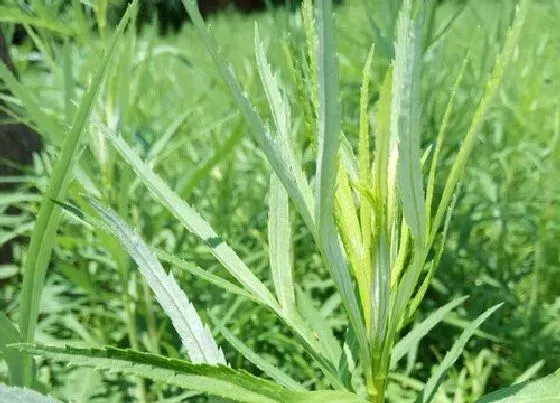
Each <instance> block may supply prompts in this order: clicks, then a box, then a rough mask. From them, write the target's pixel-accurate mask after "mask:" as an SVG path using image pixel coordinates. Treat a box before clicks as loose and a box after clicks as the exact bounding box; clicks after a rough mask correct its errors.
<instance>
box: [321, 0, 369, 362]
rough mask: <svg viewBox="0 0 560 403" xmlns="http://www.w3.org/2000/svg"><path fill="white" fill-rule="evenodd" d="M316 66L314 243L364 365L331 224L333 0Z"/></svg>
mask: <svg viewBox="0 0 560 403" xmlns="http://www.w3.org/2000/svg"><path fill="white" fill-rule="evenodd" d="M317 37H318V48H317V65H318V78H319V140H318V145H317V149H318V155H317V164H316V170H315V175H316V178H315V182H316V190H315V222H316V226H317V241H318V244H319V247H320V249H321V252H322V254H323V256H324V258H325V262H326V264H327V267H328V269H329V272H330V274H331V276H332V278H333V280H334V282H335V284H336V286H337V288H338V291H339V292H340V294H341V296H342V302H343V304H344V307H345V309H346V312H347V314H348V316H349V319H350V324H351V326H352V327H353V328H354V331H355V332H356V336H357V339H358V340H359V345H360V348H361V352H362V358H363V359H364V363H365V362H367V358H366V357H368V356H369V354H368V353H367V350H368V342H367V336H366V332H365V328H364V324H363V319H362V312H361V309H360V307H359V304H358V300H357V298H356V295H355V294H354V287H353V285H352V278H351V277H350V271H349V268H348V266H347V264H346V262H345V260H344V255H343V251H342V247H341V244H340V241H339V238H338V233H337V231H336V226H335V222H334V194H335V184H336V178H337V163H338V158H339V154H338V150H339V145H340V125H341V111H340V102H339V96H340V95H339V93H338V67H337V60H336V57H335V42H334V24H333V18H332V1H331V0H321V1H318V2H317Z"/></svg>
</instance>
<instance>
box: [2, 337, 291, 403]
mask: <svg viewBox="0 0 560 403" xmlns="http://www.w3.org/2000/svg"><path fill="white" fill-rule="evenodd" d="M13 347H15V348H18V349H20V350H21V351H25V352H28V353H31V354H40V355H42V356H44V357H47V358H50V359H53V360H56V361H64V362H67V363H69V364H72V365H77V366H81V367H89V368H95V369H98V370H105V371H109V372H119V373H124V374H128V375H135V376H139V377H142V378H146V379H151V380H154V381H161V382H165V383H168V384H172V385H177V386H179V387H182V388H185V389H189V390H195V391H199V392H205V393H209V394H211V395H214V396H220V397H223V398H226V399H232V400H235V401H243V402H254V403H261V402H262V403H268V402H270V403H272V402H278V401H280V399H279V397H280V396H282V392H283V391H285V389H284V388H282V387H281V386H279V385H277V384H275V383H273V382H269V381H266V380H264V379H260V378H257V377H254V376H252V375H250V374H248V373H247V372H243V371H236V370H233V369H231V368H228V367H226V366H223V365H209V364H193V363H189V362H187V361H182V360H175V359H168V358H166V357H163V356H159V355H155V354H150V353H141V352H137V351H133V350H120V349H116V348H112V347H105V348H103V349H78V348H72V347H54V346H44V345H38V344H19V345H13Z"/></svg>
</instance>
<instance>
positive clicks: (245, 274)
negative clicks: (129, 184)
mask: <svg viewBox="0 0 560 403" xmlns="http://www.w3.org/2000/svg"><path fill="white" fill-rule="evenodd" d="M106 135H107V137H108V138H109V140H110V141H111V143H112V144H113V146H114V147H115V149H116V150H117V151H118V152H119V154H121V156H122V157H123V158H124V159H125V160H126V162H127V163H128V164H130V165H131V166H132V168H133V169H134V172H136V175H138V177H139V178H140V180H141V181H142V182H143V183H144V185H145V186H146V187H147V188H148V190H150V192H151V193H152V194H153V195H154V196H155V198H156V199H158V200H159V201H160V202H161V203H162V204H163V205H164V206H165V207H166V208H167V209H168V210H169V211H170V212H171V213H172V214H173V215H174V216H175V218H177V219H178V220H179V221H180V222H181V224H183V226H184V227H185V228H186V229H187V230H188V231H189V232H191V233H192V234H194V235H196V236H197V237H199V238H200V239H201V240H202V241H203V242H204V243H205V244H206V246H208V248H209V249H210V252H211V253H212V254H213V255H214V256H215V257H216V259H218V260H219V261H220V263H221V264H222V265H223V266H224V267H225V268H226V269H227V270H228V271H229V272H230V273H231V274H232V275H233V276H234V277H235V278H236V279H237V280H238V281H239V282H240V283H241V284H243V286H244V287H245V288H246V289H247V291H249V292H250V293H251V294H253V295H254V296H255V298H257V299H259V300H260V301H262V302H263V303H264V304H265V305H268V306H270V307H275V306H276V305H277V302H276V300H275V299H274V297H273V296H272V294H271V293H270V291H269V290H268V289H267V288H266V286H265V285H264V284H263V283H262V282H261V281H260V280H259V279H258V278H257V277H256V276H255V275H254V274H253V273H252V272H251V270H250V269H249V268H248V267H247V265H245V263H244V262H243V261H242V260H241V259H240V258H239V256H238V255H237V253H235V251H234V250H233V249H231V248H230V247H229V245H228V244H227V243H226V242H225V241H224V240H223V239H221V238H220V237H219V236H218V234H217V233H216V232H215V231H214V230H213V229H212V227H210V225H209V224H208V223H207V222H206V221H205V220H204V219H203V218H202V217H201V216H200V215H199V214H198V213H197V212H196V211H195V210H194V209H193V208H192V207H191V206H190V205H189V204H188V203H187V202H185V201H184V200H182V199H181V198H180V197H179V196H178V195H177V194H176V193H175V192H173V190H171V188H170V187H169V186H168V185H167V184H166V183H165V182H164V181H163V180H162V179H161V178H160V177H159V176H158V175H156V174H155V173H154V172H153V171H152V169H151V168H150V167H149V166H148V165H147V164H146V163H144V162H143V161H142V160H141V159H140V157H139V156H138V154H136V152H135V151H134V150H133V149H132V148H130V146H129V145H128V144H126V143H125V141H124V140H123V139H122V138H120V137H116V136H115V135H113V134H110V133H106Z"/></svg>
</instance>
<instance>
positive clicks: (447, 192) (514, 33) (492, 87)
mask: <svg viewBox="0 0 560 403" xmlns="http://www.w3.org/2000/svg"><path fill="white" fill-rule="evenodd" d="M529 3H530V1H529V0H522V1H521V3H520V4H519V6H518V7H517V12H516V16H515V20H514V21H513V24H512V25H511V27H510V29H509V31H508V35H507V38H506V41H505V43H504V46H503V48H502V51H501V52H500V54H499V55H498V57H497V59H496V62H495V64H494V68H493V69H492V72H491V73H490V78H489V80H488V83H487V84H486V89H485V91H484V94H483V96H482V100H481V101H480V104H479V105H478V108H477V110H476V111H475V113H474V116H473V118H472V121H471V125H470V127H469V130H468V132H467V134H466V136H465V138H464V140H463V144H462V145H461V148H460V149H459V152H458V153H457V156H456V157H455V161H454V162H453V166H452V167H451V172H450V173H449V175H448V176H447V181H446V182H445V186H444V188H443V194H442V196H441V200H440V203H439V205H438V208H437V211H436V215H435V217H434V220H433V223H432V233H434V232H435V231H436V230H437V229H438V228H439V226H440V225H441V222H442V220H443V218H444V215H445V211H446V210H447V206H448V205H449V203H450V202H451V198H452V196H453V193H454V191H455V187H456V185H457V182H459V179H460V177H461V175H462V174H463V171H464V168H465V165H466V163H467V160H468V158H469V156H470V154H471V152H472V150H473V148H474V145H475V142H476V139H477V135H478V131H479V129H480V126H481V125H482V123H483V121H484V118H485V116H486V113H487V112H488V109H489V108H490V106H491V103H492V99H493V98H494V96H495V95H496V93H497V92H498V89H499V87H500V82H501V80H502V77H503V76H504V72H505V70H506V67H507V65H508V63H509V61H510V59H511V57H512V55H513V52H514V51H515V49H516V47H517V43H518V41H519V36H520V35H521V29H522V28H523V24H524V22H525V19H526V16H527V12H528V8H529Z"/></svg>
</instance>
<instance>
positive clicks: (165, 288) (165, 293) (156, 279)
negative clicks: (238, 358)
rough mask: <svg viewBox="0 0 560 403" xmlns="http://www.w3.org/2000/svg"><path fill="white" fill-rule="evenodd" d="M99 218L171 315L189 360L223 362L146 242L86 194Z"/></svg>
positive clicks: (171, 277) (210, 336) (185, 297)
mask: <svg viewBox="0 0 560 403" xmlns="http://www.w3.org/2000/svg"><path fill="white" fill-rule="evenodd" d="M88 202H89V204H90V205H91V206H92V207H93V208H94V209H95V210H96V211H97V213H98V214H99V215H100V217H101V219H102V221H103V222H104V223H105V225H106V226H107V227H108V228H109V229H110V230H111V232H112V234H113V235H114V236H115V237H116V238H117V239H118V240H119V242H120V243H121V245H122V246H123V248H124V249H125V250H126V251H127V252H128V254H129V255H130V257H131V258H132V259H134V261H135V262H136V264H137V265H138V269H139V270H140V272H141V273H142V276H143V277H144V279H145V280H146V283H147V284H148V286H149V287H150V288H151V289H152V291H153V292H154V294H155V296H156V299H157V301H158V302H159V304H160V305H161V307H162V308H163V310H164V311H165V313H166V314H167V316H168V317H169V318H170V319H171V322H172V323H173V327H174V328H175V330H176V331H177V333H178V334H179V336H180V337H181V341H182V343H183V345H184V346H185V348H186V349H187V353H188V354H189V357H190V359H191V361H192V362H193V363H209V364H218V363H219V364H225V363H226V360H225V358H224V355H223V353H222V350H221V349H220V348H219V347H218V345H217V344H216V341H215V340H214V337H213V336H212V333H211V332H210V330H209V329H208V327H207V326H205V325H204V324H203V323H202V321H201V320H200V317H199V316H198V314H197V313H196V311H195V309H194V307H193V305H192V303H191V302H190V301H189V299H188V298H187V296H186V295H185V293H184V292H183V291H182V290H181V288H180V287H179V285H177V282H176V281H175V278H174V277H173V274H172V273H169V274H167V273H166V272H165V270H164V269H163V267H162V265H161V263H160V262H159V260H157V258H156V257H155V255H154V254H153V252H152V251H151V249H150V248H149V247H148V245H146V243H145V242H144V241H143V240H142V239H141V238H140V237H139V236H138V234H137V233H136V232H135V231H134V230H132V229H131V228H130V227H129V226H128V225H127V224H126V223H125V222H124V221H123V220H122V219H121V218H120V217H119V216H118V215H117V214H116V213H115V212H113V211H112V210H110V209H107V208H105V207H104V206H102V205H101V204H100V203H99V202H97V201H96V200H94V199H92V198H88Z"/></svg>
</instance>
